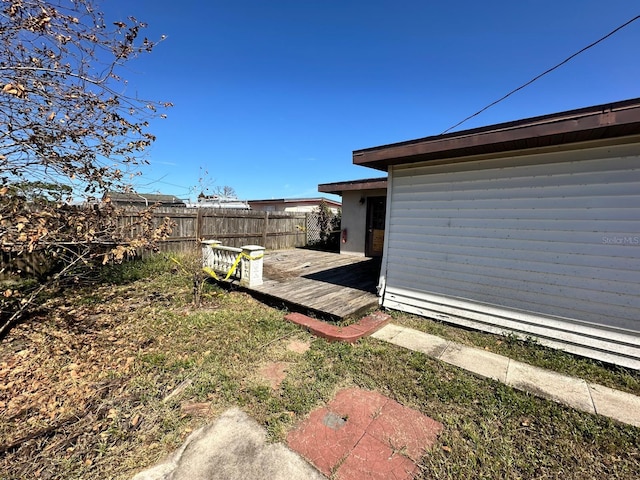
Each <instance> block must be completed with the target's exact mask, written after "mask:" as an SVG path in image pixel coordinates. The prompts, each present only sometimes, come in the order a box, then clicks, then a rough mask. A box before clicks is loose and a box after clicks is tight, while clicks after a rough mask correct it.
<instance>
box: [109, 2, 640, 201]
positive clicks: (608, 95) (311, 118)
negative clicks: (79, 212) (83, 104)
mask: <svg viewBox="0 0 640 480" xmlns="http://www.w3.org/2000/svg"><path fill="white" fill-rule="evenodd" d="M102 9H103V10H104V11H105V13H106V16H107V19H108V20H110V21H111V20H116V19H118V18H123V17H125V16H128V15H133V16H135V17H136V18H138V19H139V20H143V21H144V22H146V23H148V24H149V28H148V29H147V31H146V32H145V35H147V36H149V37H150V38H151V39H158V38H160V36H161V35H166V36H167V38H166V40H165V41H164V42H162V43H161V44H160V45H159V46H158V47H157V48H156V49H155V50H154V52H153V53H152V54H151V55H148V56H145V57H143V58H141V59H138V60H136V61H135V62H133V63H131V64H130V65H129V67H128V69H127V71H126V72H124V73H123V75H124V76H125V77H126V78H127V80H128V81H129V87H128V88H129V92H130V93H136V94H138V95H139V96H141V97H143V98H148V99H153V100H162V101H171V102H173V103H174V105H175V106H174V107H173V108H172V109H170V110H169V112H168V118H167V119H166V120H162V121H160V120H158V121H154V123H153V128H152V132H153V133H154V134H156V135H157V138H158V139H157V141H156V143H155V144H154V145H153V147H152V148H151V149H150V150H149V151H148V153H147V158H148V160H149V161H150V162H151V165H150V166H148V167H145V169H144V170H143V175H142V177H140V178H138V179H137V180H136V185H137V187H138V190H139V191H140V192H146V193H151V192H161V193H168V194H174V195H177V196H179V197H182V198H188V197H189V196H191V197H192V198H193V197H194V192H195V191H196V190H197V189H198V188H199V183H200V182H199V178H200V177H201V175H202V172H203V171H207V172H208V176H207V178H208V180H207V182H208V184H215V185H219V186H222V185H229V186H232V187H233V188H234V189H235V190H236V192H237V193H238V196H239V197H240V198H243V199H262V198H283V197H285V198H291V197H309V196H311V197H313V196H319V194H318V192H317V185H318V184H319V183H327V182H334V181H343V180H351V179H357V178H367V177H375V176H381V175H384V173H383V172H379V171H376V170H370V169H366V168H362V167H356V166H354V165H352V155H351V154H352V151H353V150H357V149H360V148H367V147H374V146H378V145H384V144H388V143H393V142H399V141H404V140H410V139H414V138H421V137H426V136H429V135H436V134H439V133H442V132H443V131H444V130H445V129H447V128H449V127H450V126H452V125H454V124H455V123H457V122H458V121H460V120H462V119H463V118H465V117H466V116H468V115H470V114H472V113H474V112H475V111H477V110H479V109H480V108H482V107H484V106H485V105H487V104H488V103H490V102H492V101H494V100H496V99H498V98H499V97H501V96H502V95H504V94H505V93H507V92H509V91H510V90H512V89H514V88H516V87H518V86H519V85H521V84H523V83H525V82H527V81H528V80H530V79H531V78H533V77H534V76H536V75H538V74H539V73H541V72H543V71H544V70H546V69H547V68H550V67H552V66H553V65H555V64H556V63H559V62H560V61H562V60H564V59H565V58H566V57H568V56H569V55H571V54H573V53H575V52H576V51H578V50H580V49H581V48H583V47H585V46H586V45H588V44H589V43H591V42H593V41H595V40H597V39H598V38H600V37H602V36H603V35H605V34H606V33H608V32H609V31H611V30H613V29H614V28H616V27H618V26H619V25H621V24H623V23H625V22H626V21H628V20H630V19H631V18H633V17H635V16H636V15H638V14H640V6H639V5H638V3H637V2H635V1H632V0H627V1H623V0H608V1H606V2H603V1H602V0H597V1H596V0H566V1H561V2H559V1H557V0H537V1H533V0H532V1H528V2H519V1H513V0H509V1H502V0H501V1H488V2H478V1H473V2H472V1H460V0H450V1H441V2H433V1H428V0H421V1H420V0H412V1H408V0H393V1H392V0H369V1H359V0H358V1H355V0H340V1H338V0H271V1H268V2H267V1H264V0H262V1H258V0H244V1H243V0H235V1H234V0H228V1H219V0H209V1H193V0H182V1H179V2H176V1H175V0H174V1H166V0H135V1H131V0H129V1H124V0H106V1H104V2H103V3H102ZM638 46H640V20H639V21H636V22H634V23H632V24H631V25H629V26H628V27H626V28H625V29H623V30H621V31H620V32H618V33H617V34H616V35H614V36H612V37H610V38H609V39H607V40H606V41H604V42H603V43H601V44H599V45H597V46H595V47H594V48H592V49H590V50H588V51H587V52H585V53H583V54H581V55H580V56H578V57H576V58H575V59H573V60H572V61H571V62H569V63H568V64H566V65H564V66H563V67H561V68H559V69H558V70H556V71H554V72H552V73H551V74H549V75H547V76H546V77H543V78H542V79H541V80H539V81H537V82H536V83H534V84H533V85H531V86H529V87H527V88H526V89H524V90H522V91H520V92H518V93H516V94H514V95H513V96H511V97H510V98H508V99H507V100H505V101H504V102H502V103H500V104H499V105H497V106H495V107H492V108H491V109H490V110H488V111H487V112H485V113H483V114H482V115H480V116H478V117H476V118H474V119H472V120H471V121H469V122H467V123H465V124H464V125H462V126H461V127H458V130H460V129H466V128H472V127H477V126H482V125H489V124H493V123H497V122H502V121H508V120H517V119H520V118H526V117H530V116H535V115H541V114H546V113H553V112H559V111H562V110H568V109H573V108H580V107H586V106H590V105H596V104H599V103H606V102H609V101H617V100H624V99H628V98H635V97H640V50H639V49H638ZM196 194H197V193H196Z"/></svg>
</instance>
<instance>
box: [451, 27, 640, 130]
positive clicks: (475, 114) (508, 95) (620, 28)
mask: <svg viewBox="0 0 640 480" xmlns="http://www.w3.org/2000/svg"><path fill="white" fill-rule="evenodd" d="M639 18H640V15H638V16H636V17H634V18H632V19H631V20H629V21H628V22H626V23H624V24H622V25H620V26H619V27H618V28H616V29H614V30H612V31H610V32H609V33H607V34H606V35H605V36H604V37H602V38H600V39H598V40H596V41H595V42H593V43H591V44H589V45H587V46H586V47H584V48H583V49H581V50H579V51H577V52H576V53H574V54H573V55H571V56H570V57H567V58H565V59H564V60H563V61H562V62H560V63H558V64H557V65H555V66H553V67H551V68H550V69H548V70H546V71H544V72H542V73H541V74H540V75H538V76H537V77H535V78H533V79H531V80H529V81H528V82H527V83H525V84H524V85H520V86H519V87H518V88H516V89H515V90H511V91H510V92H509V93H507V94H506V95H504V96H503V97H502V98H499V99H498V100H496V101H495V102H492V103H490V104H489V105H487V106H486V107H484V108H482V109H480V110H478V111H477V112H476V113H474V114H473V115H469V116H468V117H467V118H465V119H464V120H462V121H460V122H458V123H456V124H455V125H454V126H453V127H449V128H447V129H446V130H445V131H444V132H442V133H441V134H440V135H444V134H445V133H447V132H449V131H451V130H453V129H454V128H456V127H459V126H460V125H462V124H463V123H465V122H466V121H467V120H471V119H472V118H473V117H477V116H478V115H480V114H481V113H482V112H484V111H485V110H488V109H489V108H491V107H493V106H494V105H496V104H498V103H500V102H501V101H503V100H505V99H506V98H508V97H510V96H511V95H513V94H514V93H516V92H517V91H519V90H522V89H523V88H525V87H528V86H529V85H531V84H532V83H533V82H535V81H536V80H538V79H540V78H542V77H544V76H545V75H546V74H547V73H551V72H553V71H554V70H555V69H556V68H558V67H561V66H562V65H564V64H565V63H567V62H568V61H569V60H571V59H573V58H575V57H577V56H578V55H580V54H581V53H582V52H586V51H587V50H589V49H590V48H591V47H595V46H596V45H597V44H599V43H600V42H602V41H604V40H606V39H607V38H609V37H610V36H611V35H613V34H614V33H616V32H618V31H619V30H622V29H623V28H624V27H626V26H627V25H630V24H631V23H633V22H635V21H636V20H638V19H639Z"/></svg>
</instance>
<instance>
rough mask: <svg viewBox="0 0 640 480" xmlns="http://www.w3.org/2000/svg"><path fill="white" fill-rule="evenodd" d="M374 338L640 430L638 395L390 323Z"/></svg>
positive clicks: (639, 399)
mask: <svg viewBox="0 0 640 480" xmlns="http://www.w3.org/2000/svg"><path fill="white" fill-rule="evenodd" d="M372 337H374V338H376V339H378V340H382V341H385V342H389V343H393V344H395V345H398V346H402V347H404V348H407V349H410V350H415V351H420V352H423V353H426V354H427V355H430V356H432V357H434V358H437V359H439V360H441V361H444V362H446V363H449V364H451V365H455V366H457V367H460V368H463V369H465V370H467V371H470V372H472V373H475V374H477V375H481V376H484V377H487V378H493V379H495V380H499V381H501V382H503V383H506V384H507V385H511V386H512V387H515V388H517V389H520V390H524V391H526V392H529V393H532V394H534V395H537V396H539V397H543V398H547V399H551V400H554V401H556V402H559V403H562V404H564V405H568V406H570V407H573V408H576V409H578V410H582V411H585V412H589V413H597V414H599V415H604V416H607V417H610V418H613V419H615V420H618V421H620V422H623V423H627V424H630V425H635V426H638V427H640V397H638V396H636V395H633V394H630V393H625V392H621V391H618V390H613V389H611V388H607V387H604V386H602V385H595V384H589V385H587V382H586V381H584V380H582V379H579V378H575V377H568V376H565V375H560V374H559V373H556V372H553V371H550V370H545V369H542V368H537V367H533V366H531V365H527V364H524V363H521V362H517V361H514V360H511V359H509V358H508V357H504V356H502V355H497V354H495V353H492V352H487V351H485V350H481V349H478V348H473V347H467V346H466V345H461V344H458V343H456V342H447V341H446V340H444V339H440V338H439V337H434V336H433V335H428V334H425V333H422V332H420V331H418V330H414V329H411V328H407V327H401V326H399V325H394V324H388V325H386V326H385V327H384V328H382V329H380V330H379V331H378V332H376V333H375V334H373V335H372ZM443 346H446V348H443Z"/></svg>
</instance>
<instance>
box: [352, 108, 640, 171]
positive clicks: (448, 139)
mask: <svg viewBox="0 0 640 480" xmlns="http://www.w3.org/2000/svg"><path fill="white" fill-rule="evenodd" d="M637 135H640V98H639V99H633V100H625V101H622V102H616V103H611V104H606V105H598V106H594V107H588V108H583V109H579V110H572V111H568V112H561V113H557V114H551V115H544V116H540V117H534V118H529V119H524V120H518V121H515V122H507V123H502V124H497V125H490V126H487V127H481V128H476V129H472V130H464V131H461V132H454V133H450V134H444V135H437V136H432V137H427V138H422V139H417V140H410V141H406V142H400V143H395V144H391V145H383V146H379V147H373V148H367V149H362V150H355V151H354V152H353V163H354V164H356V165H362V166H366V167H371V168H375V169H378V170H383V171H388V169H389V167H390V166H394V165H403V164H411V163H418V162H430V161H456V159H458V160H457V161H459V159H460V158H462V157H469V158H471V157H475V156H478V155H492V154H504V153H506V152H520V153H523V152H526V151H532V150H536V149H544V148H547V147H558V146H567V147H570V146H571V145H579V144H583V143H585V142H590V141H606V140H616V141H617V140H619V139H622V138H623V137H634V136H637Z"/></svg>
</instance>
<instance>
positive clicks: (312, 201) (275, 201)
mask: <svg viewBox="0 0 640 480" xmlns="http://www.w3.org/2000/svg"><path fill="white" fill-rule="evenodd" d="M323 201H324V202H325V203H326V204H327V206H328V207H336V208H340V207H341V206H342V203H340V202H336V201H335V200H330V199H328V198H323V197H320V198H272V199H265V200H249V205H251V208H255V207H259V206H262V205H282V204H285V205H286V204H295V205H319V204H320V203H321V202H323Z"/></svg>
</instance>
